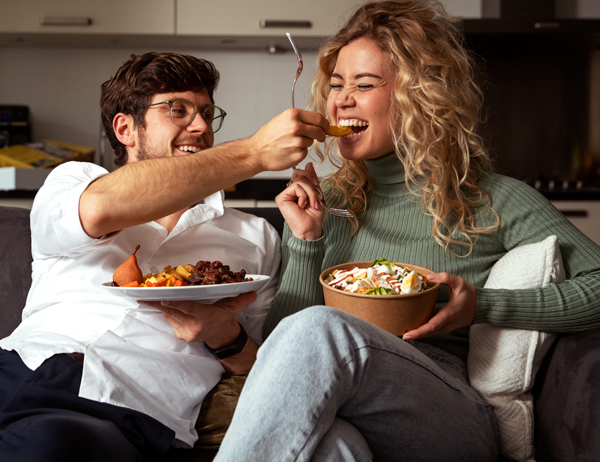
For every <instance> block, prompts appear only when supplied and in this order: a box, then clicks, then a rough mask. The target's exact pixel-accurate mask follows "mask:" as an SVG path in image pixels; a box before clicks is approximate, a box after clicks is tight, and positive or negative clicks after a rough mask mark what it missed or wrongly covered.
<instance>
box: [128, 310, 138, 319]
mask: <svg viewBox="0 0 600 462" xmlns="http://www.w3.org/2000/svg"><path fill="white" fill-rule="evenodd" d="M128 314H129V316H131V317H132V318H137V313H136V312H135V311H130V312H129V313H128Z"/></svg>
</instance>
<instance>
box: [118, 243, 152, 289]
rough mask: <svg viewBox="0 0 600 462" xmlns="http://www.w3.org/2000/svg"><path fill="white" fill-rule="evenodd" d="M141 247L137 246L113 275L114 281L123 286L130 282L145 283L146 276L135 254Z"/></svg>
mask: <svg viewBox="0 0 600 462" xmlns="http://www.w3.org/2000/svg"><path fill="white" fill-rule="evenodd" d="M139 248H140V246H139V245H138V246H136V248H135V250H134V251H133V253H132V254H131V255H130V256H129V257H128V258H127V260H125V261H124V262H123V263H121V265H120V266H119V267H118V268H117V269H116V270H115V272H114V273H113V281H114V282H116V283H117V284H119V285H120V286H123V285H125V284H129V283H130V282H133V281H136V282H137V283H138V284H141V283H142V282H144V275H143V274H142V270H141V269H140V267H139V265H138V262H137V258H136V256H135V253H136V252H137V251H138V249H139Z"/></svg>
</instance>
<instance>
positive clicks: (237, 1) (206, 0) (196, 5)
mask: <svg viewBox="0 0 600 462" xmlns="http://www.w3.org/2000/svg"><path fill="white" fill-rule="evenodd" d="M361 3H363V0H326V1H325V0H269V1H257V0H177V26H176V33H177V35H219V36H223V35H227V36H244V35H246V36H248V35H250V36H280V35H283V34H285V32H290V33H291V34H292V35H294V36H307V37H311V36H312V37H314V36H327V35H330V34H332V33H333V32H335V31H336V30H337V29H338V28H339V26H341V25H342V24H343V21H344V20H345V19H347V18H348V16H349V15H350V13H351V12H352V11H353V10H354V9H355V7H356V6H357V5H359V4H361ZM306 26H309V27H306Z"/></svg>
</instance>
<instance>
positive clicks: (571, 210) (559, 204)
mask: <svg viewBox="0 0 600 462" xmlns="http://www.w3.org/2000/svg"><path fill="white" fill-rule="evenodd" d="M552 204H554V206H555V207H556V208H557V209H558V210H560V211H561V212H562V213H563V215H564V216H565V217H567V218H568V219H569V221H570V222H571V223H573V224H574V225H575V226H576V227H577V228H578V229H579V231H581V232H582V233H583V234H585V235H586V236H587V237H589V238H590V239H591V240H592V241H594V242H595V243H596V244H598V245H600V201H568V200H567V201H552Z"/></svg>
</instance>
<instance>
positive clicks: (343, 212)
mask: <svg viewBox="0 0 600 462" xmlns="http://www.w3.org/2000/svg"><path fill="white" fill-rule="evenodd" d="M285 35H287V38H288V39H289V41H290V43H291V44H292V48H293V49H294V53H296V58H298V69H296V78H294V84H293V85H292V107H293V108H295V107H296V106H295V104H294V90H295V89H296V82H297V81H298V77H300V74H302V69H304V62H303V61H302V53H300V50H298V47H297V46H296V43H295V42H294V39H292V35H291V34H290V33H289V32H286V33H285ZM292 168H293V169H294V170H296V167H292ZM290 183H291V181H290ZM290 183H288V185H289V184H290ZM313 187H314V188H315V190H316V191H317V192H318V193H319V194H320V195H321V199H320V200H319V202H320V204H321V205H322V206H323V207H324V208H325V210H326V211H327V213H329V214H330V215H333V216H334V217H343V218H350V217H352V214H351V213H350V212H349V211H348V210H346V209H334V208H332V207H329V206H328V205H327V203H326V202H325V195H324V194H323V191H321V188H318V187H316V186H313Z"/></svg>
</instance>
